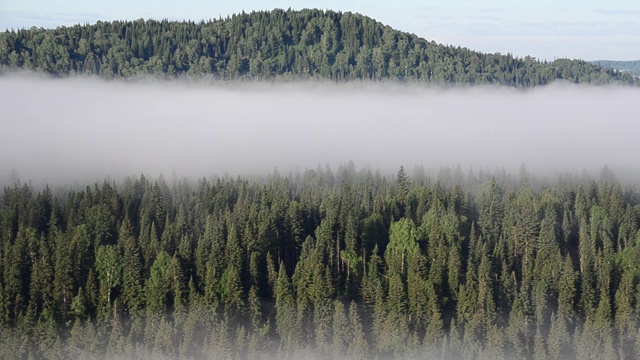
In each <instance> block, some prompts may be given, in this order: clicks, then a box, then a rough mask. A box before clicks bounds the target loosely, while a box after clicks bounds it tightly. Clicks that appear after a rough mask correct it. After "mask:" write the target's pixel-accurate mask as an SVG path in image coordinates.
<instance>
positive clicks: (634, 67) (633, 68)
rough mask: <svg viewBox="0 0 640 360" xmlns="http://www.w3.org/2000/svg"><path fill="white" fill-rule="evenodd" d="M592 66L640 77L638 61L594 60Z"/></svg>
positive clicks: (639, 62) (639, 61)
mask: <svg viewBox="0 0 640 360" xmlns="http://www.w3.org/2000/svg"><path fill="white" fill-rule="evenodd" d="M592 63H593V64H596V65H600V66H602V67H603V68H612V69H615V70H620V71H623V72H628V73H630V74H631V75H633V76H640V60H634V61H614V60H596V61H592Z"/></svg>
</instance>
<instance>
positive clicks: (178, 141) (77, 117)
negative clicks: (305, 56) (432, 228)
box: [0, 75, 640, 182]
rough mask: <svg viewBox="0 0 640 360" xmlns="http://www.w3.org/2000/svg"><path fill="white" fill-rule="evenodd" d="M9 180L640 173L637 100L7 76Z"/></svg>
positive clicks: (2, 165)
mask: <svg viewBox="0 0 640 360" xmlns="http://www.w3.org/2000/svg"><path fill="white" fill-rule="evenodd" d="M0 99H1V100H0V103H1V104H2V106H1V109H2V110H1V118H2V127H1V128H2V132H1V134H2V137H1V140H0V179H7V178H8V177H9V176H10V174H11V173H14V174H16V173H17V175H18V176H19V177H20V179H21V180H27V179H31V180H33V181H34V182H42V181H48V182H61V181H77V180H83V179H92V180H93V179H95V178H101V177H105V176H108V177H111V178H116V179H117V178H120V177H122V176H125V175H131V174H140V173H142V172H144V173H145V174H149V175H152V176H154V175H157V174H159V173H161V172H163V173H164V174H165V175H168V174H172V173H177V174H180V175H185V176H207V175H212V174H219V175H222V174H225V173H228V174H231V175H234V174H247V173H252V174H254V173H265V172H270V171H272V170H273V169H274V168H276V167H277V168H278V170H280V171H281V172H282V171H288V170H295V169H299V170H304V169H305V168H314V169H315V168H316V167H317V166H318V164H322V165H324V164H326V163H329V164H330V165H331V166H332V167H334V166H337V165H339V164H341V163H345V162H348V161H349V160H353V161H354V163H355V164H356V166H358V167H361V166H367V165H368V166H370V167H372V168H374V169H375V168H378V169H381V170H388V171H395V170H397V169H398V167H399V166H400V165H401V164H404V165H405V167H408V168H412V167H413V165H416V164H422V165H424V166H425V167H426V168H437V167H439V166H443V165H451V166H456V165H458V164H460V165H461V166H462V167H463V169H466V168H469V166H473V168H474V169H478V168H480V167H483V168H494V167H505V168H506V169H507V170H510V171H517V169H519V167H520V166H521V164H523V163H524V164H525V165H526V166H527V169H528V170H529V172H533V173H538V174H539V173H540V172H549V173H554V172H557V171H581V170H583V169H587V170H599V169H601V168H602V167H603V166H604V165H608V166H609V167H611V168H614V169H615V168H620V167H625V168H630V169H637V168H638V165H639V164H640V142H639V141H638V138H639V136H638V134H639V130H640V122H639V121H638V120H639V118H638V110H639V107H638V106H639V105H638V103H639V102H638V100H639V99H640V90H638V89H631V88H617V87H576V86H571V85H554V86H549V87H541V88H537V89H534V90H530V91H524V92H523V91H518V90H512V89H504V88H503V89H497V88H489V87H483V88H467V89H449V90H434V89H425V88H418V87H412V86H400V85H384V84H369V85H367V84H357V85H354V84H346V85H345V84H343V85H335V84H326V83H324V84H317V83H297V84H276V85H268V84H265V83H261V84H258V85H250V84H224V85H215V84H213V85H212V84H207V85H205V84H203V83H199V84H196V85H193V84H191V85H189V84H186V83H185V82H151V83H149V82H145V83H142V82H139V83H122V82H104V81H100V80H96V79H78V78H75V79H43V78H39V77H35V76H25V75H5V76H2V77H0Z"/></svg>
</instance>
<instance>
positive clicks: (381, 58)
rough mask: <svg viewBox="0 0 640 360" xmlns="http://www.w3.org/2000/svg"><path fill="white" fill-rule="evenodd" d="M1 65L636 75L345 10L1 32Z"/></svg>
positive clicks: (587, 78)
mask: <svg viewBox="0 0 640 360" xmlns="http://www.w3.org/2000/svg"><path fill="white" fill-rule="evenodd" d="M0 67H1V69H4V70H10V69H28V70H34V71H37V72H42V73H46V74H51V75H55V76H68V75H71V74H90V75H97V76H100V77H103V78H108V79H112V78H132V77H139V76H154V77H162V78H165V77H176V76H181V75H186V76H194V77H200V76H202V75H207V76H212V77H214V78H219V79H290V80H291V79H329V80H333V81H347V80H354V79H361V80H376V81H380V80H394V81H395V80H397V81H403V82H416V83H430V84H438V85H447V84H501V85H507V86H513V87H518V88H527V87H533V86H536V85H543V84H549V83H551V82H554V81H556V80H563V81H568V82H571V83H590V84H610V83H622V84H634V83H635V84H636V85H637V84H638V80H634V78H633V76H632V75H631V74H628V73H626V72H618V71H616V70H613V69H611V68H602V67H600V66H599V65H596V64H591V63H588V62H585V61H581V60H567V59H558V60H555V61H553V62H547V61H538V60H536V59H535V58H531V57H525V58H519V57H514V56H512V55H511V54H506V55H502V54H499V53H497V54H486V53H481V52H476V51H471V50H469V49H466V48H461V47H459V46H458V47H455V46H445V45H441V44H436V43H435V42H433V41H431V42H429V41H427V40H425V39H422V38H419V37H417V36H416V35H412V34H408V33H405V32H401V31H397V30H394V29H392V28H391V27H389V26H385V25H383V24H381V23H379V22H377V21H375V20H373V19H371V18H368V17H366V16H363V15H360V14H352V13H349V12H346V13H342V12H334V11H322V10H315V9H306V10H301V11H293V10H280V9H276V10H273V11H258V12H251V13H248V14H247V13H244V12H243V13H242V14H238V15H233V16H231V17H227V18H225V19H218V20H209V21H201V22H197V23H196V22H190V21H189V22H177V21H167V20H162V21H156V20H146V21H145V20H142V19H141V20H136V21H113V22H103V21H99V22H98V23H96V24H87V25H76V26H71V27H58V28H56V29H42V28H35V27H34V28H31V29H18V30H11V31H8V30H7V31H6V32H4V33H0Z"/></svg>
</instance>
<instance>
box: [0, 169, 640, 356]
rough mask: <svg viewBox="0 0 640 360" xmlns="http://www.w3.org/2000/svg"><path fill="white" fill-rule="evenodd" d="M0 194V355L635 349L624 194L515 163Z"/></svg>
mask: <svg viewBox="0 0 640 360" xmlns="http://www.w3.org/2000/svg"><path fill="white" fill-rule="evenodd" d="M62 189H63V188H49V187H46V188H42V189H34V188H33V187H31V186H30V185H29V184H21V183H19V182H16V183H15V184H14V185H11V186H7V187H5V189H4V193H3V194H2V197H1V198H0V200H1V202H0V236H1V237H0V240H1V242H2V244H1V245H2V246H0V259H1V261H0V274H1V277H0V279H1V280H0V323H1V326H0V334H1V335H2V336H0V357H1V358H5V359H9V358H47V359H54V358H94V357H95V358H97V357H102V356H105V355H106V356H108V357H110V358H145V357H146V358H148V357H154V358H158V357H169V358H187V359H188V358H224V359H227V358H234V359H236V358H237V359H255V358H273V357H275V356H278V357H283V358H300V357H302V356H318V357H323V358H345V357H346V358H353V359H368V358H375V357H378V358H387V357H398V358H447V357H451V358H462V359H475V358H491V359H499V358H523V359H569V358H599V359H618V358H620V359H631V358H637V357H638V356H640V331H639V330H638V329H639V326H638V325H639V323H638V321H639V318H638V304H639V302H638V301H639V300H640V290H639V289H640V288H639V286H638V285H639V280H640V266H639V263H638V259H639V258H640V245H639V244H638V238H639V236H640V233H639V232H638V224H639V220H640V218H639V216H640V196H639V193H638V189H637V187H636V186H622V185H621V184H620V183H619V182H618V181H617V180H616V178H615V177H614V175H613V174H612V173H611V172H610V171H609V170H608V169H607V168H605V169H604V170H603V171H602V175H601V177H600V179H599V180H598V181H595V180H592V179H590V178H587V177H581V178H578V177H573V176H569V175H566V176H561V177H559V178H558V179H557V180H554V181H552V182H549V181H548V180H546V181H537V180H535V179H534V178H532V177H531V176H530V175H529V174H528V173H527V172H526V170H525V169H524V168H523V169H522V170H521V173H520V175H519V176H517V177H513V176H511V175H509V174H506V173H504V172H499V173H494V174H489V173H485V172H482V171H480V172H479V173H478V174H474V173H473V172H469V173H468V174H463V172H462V171H461V170H460V169H459V168H458V169H453V170H452V169H444V170H443V171H442V172H441V173H440V174H439V175H438V176H435V177H429V176H426V175H425V172H424V170H423V169H422V168H420V167H418V168H416V170H415V171H414V172H413V173H412V175H411V177H410V176H409V175H408V174H407V172H406V171H405V169H404V168H402V167H401V168H400V170H399V171H398V172H397V174H395V175H391V176H382V175H381V174H380V173H378V172H372V171H370V170H367V169H362V170H359V171H358V170H356V169H355V167H354V166H353V164H352V163H349V164H347V165H343V166H341V167H340V168H339V169H338V170H337V171H336V172H335V173H334V172H333V171H331V170H330V169H329V168H328V167H324V168H323V167H318V168H317V169H316V170H306V171H304V172H302V173H299V174H290V175H288V176H283V175H281V174H279V173H278V172H277V171H276V172H274V173H272V174H270V175H269V176H266V177H264V178H258V179H256V178H254V179H252V180H249V179H248V178H242V177H238V178H213V179H200V180H193V181H188V180H186V179H183V180H176V181H173V182H172V183H168V182H167V181H166V180H165V179H164V178H163V177H159V178H158V179H156V180H151V179H148V178H147V177H145V176H140V177H130V178H127V179H126V180H124V181H122V182H121V183H120V184H116V183H115V182H109V181H104V182H101V183H95V184H93V185H90V186H86V188H81V187H80V188H67V190H62Z"/></svg>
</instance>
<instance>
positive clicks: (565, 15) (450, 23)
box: [0, 0, 640, 60]
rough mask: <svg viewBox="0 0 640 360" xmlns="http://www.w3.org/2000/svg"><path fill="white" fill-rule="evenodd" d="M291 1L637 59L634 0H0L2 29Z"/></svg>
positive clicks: (472, 38) (533, 49) (580, 53)
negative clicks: (319, 0)
mask: <svg viewBox="0 0 640 360" xmlns="http://www.w3.org/2000/svg"><path fill="white" fill-rule="evenodd" d="M289 7H291V8H293V9H302V8H313V7H319V8H324V9H331V10H336V11H338V10H339V11H351V12H358V13H361V14H363V15H367V16H369V17H372V18H374V19H376V20H378V21H381V22H383V23H385V24H387V25H390V26H392V27H394V28H396V29H398V30H402V31H407V32H410V33H414V34H416V35H418V36H420V37H424V38H426V39H428V40H434V41H436V42H439V43H444V44H449V45H455V46H463V47H467V48H470V49H473V50H478V51H482V52H491V53H494V52H500V53H503V54H506V53H511V54H514V55H517V56H527V55H528V56H532V57H535V58H537V59H544V60H553V59H555V58H572V59H584V60H605V59H606V60H638V59H640V1H637V0H608V1H602V0H598V1H595V0H485V1H477V0H456V1H442V0H439V1H434V0H394V1H382V0H373V1H362V0H343V1H337V0H325V1H322V2H318V1H308V0H300V1H296V2H291V1H282V0H267V1H265V0H262V1H257V0H236V1H220V0H215V1H211V0H182V1H175V0H109V1H87V0H58V1H51V0H0V29H18V28H30V27H31V26H36V27H45V28H55V27H56V26H60V25H65V26H69V25H74V24H77V23H82V24H84V23H94V22H96V21H98V20H105V21H110V20H135V19H139V18H144V19H149V18H154V19H163V18H168V19H171V20H183V19H189V20H194V21H199V20H201V19H205V20H206V19H211V18H218V17H220V16H222V17H225V16H227V15H230V14H233V13H238V12H241V11H245V12H250V11H252V10H270V9H274V8H283V9H287V8H289Z"/></svg>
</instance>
